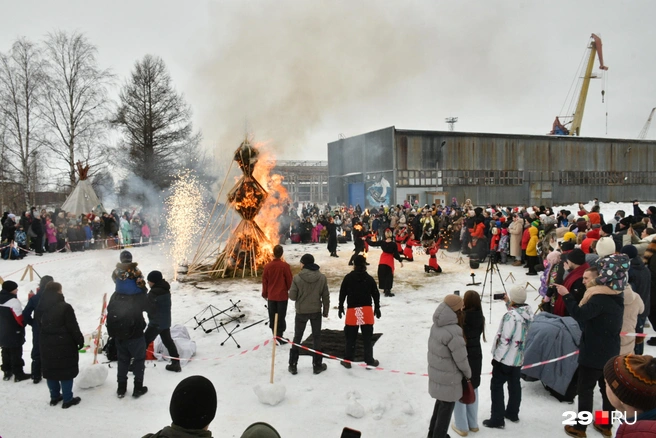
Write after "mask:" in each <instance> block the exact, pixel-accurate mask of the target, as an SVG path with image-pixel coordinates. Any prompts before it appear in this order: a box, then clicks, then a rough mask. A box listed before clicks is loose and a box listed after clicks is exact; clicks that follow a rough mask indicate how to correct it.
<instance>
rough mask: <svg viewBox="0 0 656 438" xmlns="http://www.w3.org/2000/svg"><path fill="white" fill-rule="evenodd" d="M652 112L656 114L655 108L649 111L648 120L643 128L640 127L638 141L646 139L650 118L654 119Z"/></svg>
mask: <svg viewBox="0 0 656 438" xmlns="http://www.w3.org/2000/svg"><path fill="white" fill-rule="evenodd" d="M654 112H656V108H652V109H651V112H650V113H649V118H648V119H647V121H646V122H645V126H643V127H642V131H640V134H638V140H644V139H645V137H647V132H648V131H649V126H650V125H651V118H652V117H654Z"/></svg>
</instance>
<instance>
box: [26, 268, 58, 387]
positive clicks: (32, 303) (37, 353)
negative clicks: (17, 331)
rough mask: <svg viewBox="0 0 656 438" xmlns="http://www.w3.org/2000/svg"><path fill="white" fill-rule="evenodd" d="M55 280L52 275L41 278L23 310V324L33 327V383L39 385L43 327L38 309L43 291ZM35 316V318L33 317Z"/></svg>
mask: <svg viewBox="0 0 656 438" xmlns="http://www.w3.org/2000/svg"><path fill="white" fill-rule="evenodd" d="M51 281H54V279H53V278H52V277H51V276H50V275H44V276H43V277H41V281H40V282H39V287H38V289H37V290H36V294H34V295H33V296H32V297H31V298H30V299H29V300H28V301H27V305H26V306H25V309H23V322H24V323H25V325H30V326H32V381H33V382H34V383H39V382H40V381H41V376H42V375H41V347H40V345H39V339H40V338H39V333H40V331H41V326H40V324H39V320H38V318H36V314H35V313H36V309H37V308H38V307H39V302H40V301H41V297H42V296H43V291H44V290H45V289H46V286H47V285H48V283H50V282H51ZM32 314H35V315H34V318H33V317H32Z"/></svg>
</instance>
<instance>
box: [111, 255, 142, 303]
mask: <svg viewBox="0 0 656 438" xmlns="http://www.w3.org/2000/svg"><path fill="white" fill-rule="evenodd" d="M119 257H120V263H117V264H116V269H114V272H112V280H113V281H114V284H115V285H116V292H118V293H121V294H126V295H130V294H137V293H141V292H147V291H148V289H147V288H146V282H145V281H144V277H143V274H142V273H141V271H140V270H139V268H137V264H136V263H133V262H132V253H131V252H130V251H123V252H121V255H120V256H119Z"/></svg>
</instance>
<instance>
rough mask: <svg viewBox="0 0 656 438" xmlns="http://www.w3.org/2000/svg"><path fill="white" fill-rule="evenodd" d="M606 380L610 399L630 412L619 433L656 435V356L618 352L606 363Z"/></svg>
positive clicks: (631, 435)
mask: <svg viewBox="0 0 656 438" xmlns="http://www.w3.org/2000/svg"><path fill="white" fill-rule="evenodd" d="M604 380H605V381H606V395H607V396H608V399H609V401H610V403H611V404H612V405H613V407H614V408H615V409H617V410H618V411H620V412H625V413H626V416H627V421H626V422H624V423H622V424H621V425H620V427H619V429H618V430H617V435H615V436H616V437H625V438H629V437H635V438H638V437H640V438H648V437H656V421H654V420H656V358H654V357H652V356H641V355H632V354H629V355H622V356H615V357H613V358H611V359H609V360H608V362H606V365H605V366H604ZM631 423H632V424H631Z"/></svg>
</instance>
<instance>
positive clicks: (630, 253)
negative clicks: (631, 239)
mask: <svg viewBox="0 0 656 438" xmlns="http://www.w3.org/2000/svg"><path fill="white" fill-rule="evenodd" d="M620 252H621V253H622V254H625V255H626V256H627V257H628V258H629V259H634V258H636V257H638V249H637V248H636V247H635V246H633V245H624V246H623V247H622V249H621V250H620Z"/></svg>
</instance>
